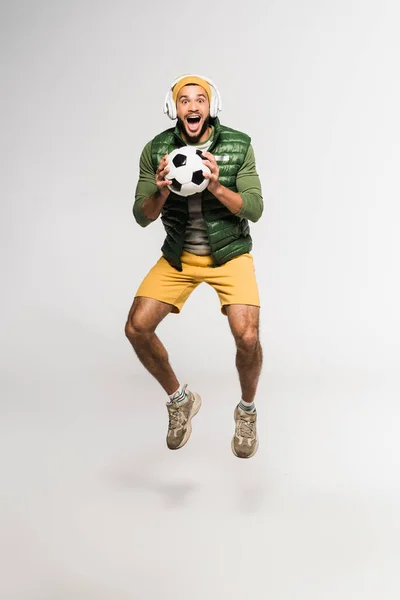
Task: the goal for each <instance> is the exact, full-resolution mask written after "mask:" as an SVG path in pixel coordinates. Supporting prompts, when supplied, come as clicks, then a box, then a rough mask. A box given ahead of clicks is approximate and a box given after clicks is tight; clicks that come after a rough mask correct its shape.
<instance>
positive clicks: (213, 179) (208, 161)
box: [202, 152, 221, 194]
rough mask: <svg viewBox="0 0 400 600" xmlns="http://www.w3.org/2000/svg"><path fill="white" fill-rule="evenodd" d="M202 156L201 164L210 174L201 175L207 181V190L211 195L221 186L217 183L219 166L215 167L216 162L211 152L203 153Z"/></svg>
mask: <svg viewBox="0 0 400 600" xmlns="http://www.w3.org/2000/svg"><path fill="white" fill-rule="evenodd" d="M202 154H203V156H204V159H205V160H203V163H204V164H205V165H206V166H207V167H208V168H209V169H210V171H211V173H204V172H203V175H204V177H205V178H206V179H209V180H210V181H209V184H208V189H209V190H210V192H211V193H212V194H214V193H215V192H216V191H217V190H218V188H219V187H220V186H221V183H220V181H219V166H218V165H217V161H216V160H215V158H214V156H213V155H212V154H211V152H203V153H202Z"/></svg>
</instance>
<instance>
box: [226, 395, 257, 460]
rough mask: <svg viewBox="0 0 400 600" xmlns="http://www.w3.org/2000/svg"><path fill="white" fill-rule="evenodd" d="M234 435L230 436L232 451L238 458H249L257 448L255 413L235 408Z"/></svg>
mask: <svg viewBox="0 0 400 600" xmlns="http://www.w3.org/2000/svg"><path fill="white" fill-rule="evenodd" d="M233 416H234V419H235V422H236V429H235V435H234V436H233V438H232V452H233V454H234V455H235V456H237V457H238V458H251V457H252V456H254V455H255V453H256V452H257V450H258V437H257V425H256V423H257V413H253V414H249V413H246V412H245V411H244V410H241V409H240V408H239V407H238V406H237V407H236V408H235V412H234V415H233Z"/></svg>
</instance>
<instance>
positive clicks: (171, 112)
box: [165, 90, 176, 119]
mask: <svg viewBox="0 0 400 600" xmlns="http://www.w3.org/2000/svg"><path fill="white" fill-rule="evenodd" d="M165 112H166V113H167V115H168V116H169V118H170V119H176V105H175V102H174V99H173V97H172V91H171V90H170V91H169V92H168V94H167V97H166V99H165Z"/></svg>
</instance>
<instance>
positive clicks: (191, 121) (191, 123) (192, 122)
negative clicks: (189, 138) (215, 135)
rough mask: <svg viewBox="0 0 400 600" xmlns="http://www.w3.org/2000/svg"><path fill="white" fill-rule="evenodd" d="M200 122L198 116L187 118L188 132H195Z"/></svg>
mask: <svg viewBox="0 0 400 600" xmlns="http://www.w3.org/2000/svg"><path fill="white" fill-rule="evenodd" d="M200 121H201V117H199V116H198V115H194V116H192V117H187V118H186V122H187V124H188V128H189V131H191V132H195V131H197V129H198V128H199V124H200Z"/></svg>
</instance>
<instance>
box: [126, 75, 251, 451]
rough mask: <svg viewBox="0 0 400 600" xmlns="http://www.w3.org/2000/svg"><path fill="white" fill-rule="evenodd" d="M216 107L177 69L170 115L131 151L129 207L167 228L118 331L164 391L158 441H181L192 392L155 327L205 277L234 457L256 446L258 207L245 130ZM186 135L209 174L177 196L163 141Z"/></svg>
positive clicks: (180, 140)
mask: <svg viewBox="0 0 400 600" xmlns="http://www.w3.org/2000/svg"><path fill="white" fill-rule="evenodd" d="M220 107H221V98H220V96H219V93H218V90H217V88H216V86H215V85H214V84H213V83H212V82H211V81H210V80H209V79H207V78H205V77H201V76H197V75H189V76H184V77H181V78H179V79H178V80H176V81H175V82H174V83H173V84H172V86H171V89H170V91H169V93H168V95H167V98H166V101H165V107H164V112H166V113H167V114H168V116H170V117H171V118H172V119H175V118H177V123H176V126H175V128H171V129H168V130H166V131H164V132H162V133H161V134H159V135H157V136H156V137H155V138H154V139H153V140H151V141H150V142H149V143H148V144H147V145H146V146H145V148H144V150H143V152H142V154H141V158H140V175H139V181H138V184H137V188H136V194H135V202H134V206H133V214H134V216H135V219H136V221H137V222H138V223H139V225H141V226H142V227H146V226H147V225H149V224H150V223H152V222H154V221H155V220H156V219H157V218H158V217H159V216H160V215H161V219H162V221H163V225H164V227H165V230H166V233H167V236H166V239H165V242H164V244H163V246H162V248H161V251H162V256H161V258H160V259H159V260H158V261H157V263H156V264H155V265H154V267H153V268H152V269H151V270H150V271H149V273H148V274H147V276H146V277H145V278H144V280H143V281H142V283H141V285H140V286H139V289H138V290H137V293H136V295H135V299H134V302H133V305H132V307H131V309H130V312H129V316H128V320H127V323H126V327H125V333H126V336H127V337H128V339H129V341H130V343H131V344H132V346H133V348H134V350H135V352H136V354H137V356H138V358H139V360H140V361H141V362H142V364H143V365H144V367H145V368H146V369H147V370H148V371H149V372H150V373H151V374H152V375H153V376H154V377H155V378H156V379H157V381H158V382H159V383H160V385H161V386H162V388H163V389H164V390H165V392H166V393H167V394H168V396H169V401H168V402H167V408H168V413H169V425H168V433H167V446H168V448H170V449H178V448H181V447H182V446H183V445H184V444H186V442H187V441H188V439H189V437H190V434H191V431H192V418H193V417H194V416H195V415H196V414H197V412H198V411H199V409H200V405H201V398H200V396H199V394H197V393H196V392H192V391H190V390H189V389H188V386H187V384H184V385H181V383H180V381H179V380H178V379H177V377H176V375H175V373H174V371H173V370H172V367H171V365H170V363H169V360H168V353H167V351H166V349H165V348H164V346H163V345H162V343H161V341H160V340H159V338H158V337H157V335H156V334H155V329H156V328H157V326H158V325H159V323H160V322H161V321H162V320H163V319H164V318H165V317H166V316H167V315H168V314H170V313H179V312H180V310H181V309H182V307H183V305H184V303H185V301H186V300H187V298H188V297H189V295H190V294H191V292H192V291H193V290H194V289H195V288H196V287H197V286H198V285H199V284H200V283H202V282H206V283H208V284H209V285H211V286H212V287H214V289H215V290H216V291H217V293H218V296H219V299H220V304H221V312H222V314H224V315H226V316H227V317H228V321H229V325H230V328H231V331H232V334H233V336H234V339H235V342H236V347H237V354H236V367H237V370H238V374H239V380H240V386H241V392H242V398H241V400H240V402H239V403H238V405H237V406H236V408H235V411H234V419H235V423H236V426H235V434H234V436H233V439H232V444H231V446H232V451H233V453H234V454H235V455H236V456H237V457H239V458H250V457H252V456H254V454H255V453H256V452H257V448H258V437H257V429H256V419H257V413H256V409H255V404H254V397H255V394H256V389H257V384H258V379H259V376H260V372H261V365H262V349H261V344H260V340H259V313H260V301H259V294H258V288H257V283H256V278H255V270H254V264H253V258H252V256H251V254H250V250H251V249H252V239H251V236H250V230H249V223H248V221H249V220H250V221H253V222H255V221H257V220H258V219H259V218H260V217H261V214H262V212H263V199H262V195H261V185H260V180H259V177H258V174H257V171H256V165H255V158H254V151H253V148H252V146H251V143H250V138H249V137H248V136H247V135H246V134H244V133H242V132H239V131H235V130H233V129H230V128H228V127H225V126H223V125H221V123H220V121H219V119H218V117H217V114H218V111H219V110H220ZM188 144H190V145H195V146H196V147H197V148H198V149H200V150H201V151H202V155H203V158H204V160H203V162H204V164H205V165H207V166H208V167H209V169H210V174H207V175H205V176H206V177H207V178H208V179H209V183H208V187H207V188H206V190H205V191H204V192H202V193H199V194H195V195H192V196H189V197H186V198H185V197H182V196H179V195H177V194H175V193H173V192H171V191H170V189H169V188H168V186H169V185H171V183H172V182H171V181H170V180H168V171H169V168H168V166H167V158H168V153H170V152H171V151H172V150H173V149H175V148H179V147H181V146H184V145H188ZM183 341H184V340H183Z"/></svg>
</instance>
